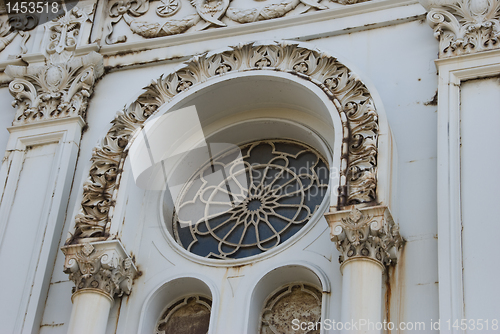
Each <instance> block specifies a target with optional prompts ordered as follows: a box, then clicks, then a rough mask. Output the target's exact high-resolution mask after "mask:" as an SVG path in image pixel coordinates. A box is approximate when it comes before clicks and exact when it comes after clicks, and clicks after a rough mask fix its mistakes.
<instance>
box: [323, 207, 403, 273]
mask: <svg viewBox="0 0 500 334" xmlns="http://www.w3.org/2000/svg"><path fill="white" fill-rule="evenodd" d="M325 217H326V220H327V221H328V225H330V237H331V239H332V241H333V242H335V243H336V245H337V249H338V250H339V251H340V253H341V255H340V257H339V262H340V263H341V264H342V265H344V264H345V263H346V262H347V261H350V260H354V259H371V260H374V261H376V262H377V263H379V264H380V265H382V266H383V267H385V266H388V265H390V264H392V263H395V261H396V258H397V254H398V251H399V249H400V248H401V247H402V245H403V242H404V241H403V238H402V237H401V235H400V234H399V227H398V225H396V224H395V223H394V220H393V219H392V216H391V213H390V212H389V209H388V208H387V207H385V206H376V207H368V208H362V209H356V208H355V209H352V210H347V211H337V212H328V213H326V214H325Z"/></svg>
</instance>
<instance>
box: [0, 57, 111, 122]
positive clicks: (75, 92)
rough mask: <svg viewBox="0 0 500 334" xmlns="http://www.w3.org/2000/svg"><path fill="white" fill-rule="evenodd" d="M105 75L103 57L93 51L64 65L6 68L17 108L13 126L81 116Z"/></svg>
mask: <svg viewBox="0 0 500 334" xmlns="http://www.w3.org/2000/svg"><path fill="white" fill-rule="evenodd" d="M103 72H104V69H103V64H102V56H101V55H99V54H98V53H95V52H91V53H89V54H88V55H86V56H83V57H80V58H73V59H71V60H70V61H69V62H65V63H55V64H54V63H49V64H48V65H29V66H12V65H9V66H7V68H6V70H5V73H6V74H7V75H9V76H10V77H11V78H13V80H12V81H11V82H10V84H9V90H10V93H11V94H12V96H14V98H15V100H14V102H13V103H12V104H13V106H14V107H17V112H16V116H15V119H14V122H13V124H14V125H21V124H27V123H32V122H35V121H44V120H50V119H55V118H62V117H71V116H78V115H80V116H82V117H83V118H85V112H86V110H87V103H88V99H89V97H90V95H91V94H92V91H93V86H94V83H95V81H96V79H97V78H99V77H100V76H101V75H102V74H103Z"/></svg>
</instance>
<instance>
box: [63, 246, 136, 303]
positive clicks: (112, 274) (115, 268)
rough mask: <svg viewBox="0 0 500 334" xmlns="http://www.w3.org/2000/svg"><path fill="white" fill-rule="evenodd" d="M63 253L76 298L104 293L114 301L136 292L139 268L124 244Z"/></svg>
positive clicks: (74, 248) (66, 249) (68, 249)
mask: <svg viewBox="0 0 500 334" xmlns="http://www.w3.org/2000/svg"><path fill="white" fill-rule="evenodd" d="M62 251H63V253H64V255H66V259H65V262H64V272H65V273H66V274H69V279H70V280H72V281H73V282H74V283H75V286H74V287H73V294H75V293H78V292H84V291H86V290H87V291H89V290H100V291H101V292H103V293H105V294H106V295H107V296H108V297H109V298H110V299H113V298H114V297H115V296H116V297H121V296H122V295H123V294H127V295H129V294H130V292H131V291H132V281H133V279H134V277H135V276H136V274H137V268H136V267H135V265H134V263H133V261H132V259H131V258H130V257H129V256H128V255H127V254H126V252H125V250H124V249H123V246H122V245H121V243H120V242H118V241H116V240H114V241H111V242H107V241H106V242H96V243H84V244H79V245H71V246H65V247H63V248H62Z"/></svg>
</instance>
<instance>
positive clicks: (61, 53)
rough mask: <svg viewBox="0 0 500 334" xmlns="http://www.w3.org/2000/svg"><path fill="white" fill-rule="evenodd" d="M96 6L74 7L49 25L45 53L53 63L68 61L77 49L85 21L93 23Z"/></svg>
mask: <svg viewBox="0 0 500 334" xmlns="http://www.w3.org/2000/svg"><path fill="white" fill-rule="evenodd" d="M93 11H94V5H93V4H91V5H87V6H85V7H83V8H79V7H73V8H72V9H71V10H69V11H67V12H66V13H65V15H64V16H62V17H60V18H58V19H55V20H52V21H50V22H49V23H48V25H47V29H48V35H49V41H48V42H47V47H46V48H45V51H46V52H47V55H48V56H49V58H50V60H51V61H52V62H64V61H67V60H68V59H69V58H70V57H71V56H72V53H73V51H74V50H75V48H76V45H77V42H78V38H79V34H80V29H81V26H82V24H83V23H84V22H85V21H92V17H91V14H92V13H93Z"/></svg>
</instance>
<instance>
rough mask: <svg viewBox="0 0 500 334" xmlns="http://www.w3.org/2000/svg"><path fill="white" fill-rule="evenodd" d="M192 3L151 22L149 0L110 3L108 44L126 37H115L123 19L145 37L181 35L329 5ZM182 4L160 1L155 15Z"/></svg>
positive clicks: (343, 0) (344, 0) (346, 1)
mask: <svg viewBox="0 0 500 334" xmlns="http://www.w3.org/2000/svg"><path fill="white" fill-rule="evenodd" d="M257 1H258V0H257ZM364 1H369V0H336V1H332V2H336V3H338V4H341V5H351V4H355V3H359V2H364ZM320 2H322V3H320ZM190 3H191V5H192V6H193V7H194V9H195V10H196V13H195V14H188V15H183V16H179V17H174V18H170V19H168V20H164V21H155V20H153V21H151V20H149V19H141V18H140V17H141V16H143V15H145V14H146V13H148V11H149V0H119V1H114V2H112V3H111V4H110V6H109V16H110V18H111V19H110V21H109V23H108V35H107V37H106V43H108V44H115V43H122V42H125V41H126V40H127V37H126V36H124V35H123V36H118V37H116V38H114V37H112V35H113V32H114V26H115V25H116V24H117V23H118V22H119V21H121V20H122V19H123V20H124V21H125V22H126V23H127V25H128V26H129V27H130V30H131V31H132V32H133V33H135V34H137V35H139V36H141V37H144V38H155V37H162V36H169V35H176V34H181V33H184V32H186V31H187V30H190V29H191V28H192V29H191V30H193V29H194V30H204V29H207V28H209V27H212V28H213V27H226V26H227V25H228V24H229V22H234V23H240V24H241V23H250V22H256V21H262V20H270V19H275V18H279V17H282V16H285V15H286V14H288V13H289V12H291V11H293V10H295V9H296V8H297V7H298V6H299V5H300V4H302V7H301V9H300V10H298V12H297V14H301V13H305V12H307V11H309V10H311V9H313V10H325V9H329V8H330V7H329V5H328V2H327V1H325V0H323V1H322V0H289V1H282V2H277V3H272V4H269V5H266V6H263V7H254V8H237V7H230V3H231V0H220V1H213V0H190ZM181 4H182V0H161V3H160V4H159V5H158V6H157V7H156V14H157V15H158V16H159V17H160V18H162V17H170V16H174V15H175V14H176V13H177V11H178V10H179V8H180V7H181ZM179 15H181V14H179ZM193 27H194V28H193Z"/></svg>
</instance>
